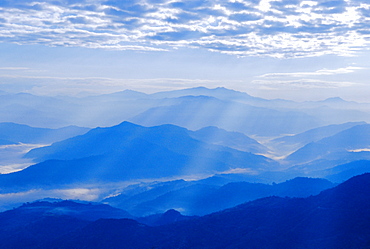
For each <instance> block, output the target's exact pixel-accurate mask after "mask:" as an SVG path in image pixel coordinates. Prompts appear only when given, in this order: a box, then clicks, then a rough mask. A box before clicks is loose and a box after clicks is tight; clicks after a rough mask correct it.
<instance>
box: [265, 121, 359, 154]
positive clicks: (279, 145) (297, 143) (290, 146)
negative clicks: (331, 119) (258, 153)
mask: <svg viewBox="0 0 370 249" xmlns="http://www.w3.org/2000/svg"><path fill="white" fill-rule="evenodd" d="M361 124H365V122H349V123H344V124H338V125H328V126H323V127H318V128H314V129H311V130H308V131H305V132H303V133H299V134H296V135H292V136H284V137H280V138H276V139H273V140H271V141H270V142H269V143H268V145H269V146H271V147H273V148H276V149H277V150H278V151H280V153H287V152H293V151H295V150H297V149H299V148H301V147H303V146H304V145H306V144H309V143H312V142H317V141H319V140H321V139H323V138H325V137H330V136H333V135H335V134H336V133H339V132H341V131H343V130H346V129H349V128H351V127H353V126H356V125H361Z"/></svg>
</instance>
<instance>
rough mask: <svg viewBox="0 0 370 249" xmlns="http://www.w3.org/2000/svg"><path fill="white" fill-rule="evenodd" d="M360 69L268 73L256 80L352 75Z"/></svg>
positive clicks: (360, 68)
mask: <svg viewBox="0 0 370 249" xmlns="http://www.w3.org/2000/svg"><path fill="white" fill-rule="evenodd" d="M362 69H365V68H362V67H353V66H349V67H344V68H337V69H320V70H317V71H314V72H292V73H268V74H263V75H260V76H258V78H287V77H295V78H300V77H308V76H323V75H337V74H347V73H354V72H355V71H357V70H362Z"/></svg>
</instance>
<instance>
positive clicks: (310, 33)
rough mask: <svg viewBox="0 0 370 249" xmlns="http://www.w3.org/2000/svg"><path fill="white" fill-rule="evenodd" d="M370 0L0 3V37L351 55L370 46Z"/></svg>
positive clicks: (153, 47) (45, 42) (258, 52)
mask: <svg viewBox="0 0 370 249" xmlns="http://www.w3.org/2000/svg"><path fill="white" fill-rule="evenodd" d="M369 10H370V4H369V3H367V1H366V0H335V1H326V0H311V1H302V0H284V1H282V0H274V1H272V0H253V1H246V0H229V1H221V0H189V1H179V0H171V1H170V0H128V1H118V0H89V1H88V0H79V1H47V0H44V1H32V0H31V1H30V0H22V1H9V0H7V1H2V2H1V3H0V14H1V23H2V24H1V25H0V39H1V40H2V41H5V42H13V43H18V44H43V45H48V46H75V47H88V48H104V49H115V50H142V51H166V50H171V49H174V48H178V47H183V46H187V47H198V48H203V49H208V50H210V51H215V52H220V53H226V54H233V55H237V56H273V57H277V58H284V57H307V56H320V55H324V54H336V55H341V56H349V55H353V54H355V53H356V52H357V51H358V50H359V49H361V48H368V46H369V39H370V36H369V35H370V16H369Z"/></svg>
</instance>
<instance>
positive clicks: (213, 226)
mask: <svg viewBox="0 0 370 249" xmlns="http://www.w3.org/2000/svg"><path fill="white" fill-rule="evenodd" d="M369 191H370V174H364V175H360V176H356V177H354V178H351V179H350V180H348V181H346V182H344V183H342V184H340V185H338V186H337V187H335V188H332V189H329V190H325V191H323V192H321V193H320V194H319V195H317V196H311V197H308V198H281V197H268V198H263V199H259V200H256V201H253V202H248V203H245V204H242V205H239V206H237V207H234V208H231V209H227V210H224V211H221V212H217V213H213V214H210V215H207V216H203V217H199V218H194V219H191V220H185V221H181V222H175V223H172V224H168V225H164V226H157V227H150V226H146V225H143V224H140V223H138V222H135V221H132V220H127V219H121V220H117V219H101V220H98V221H95V222H92V223H90V224H88V225H87V226H85V227H83V228H79V229H76V230H74V231H73V232H71V233H70V234H68V235H63V236H61V237H60V238H58V239H56V240H54V241H52V242H48V243H45V244H43V246H44V247H45V248H73V247H74V248H367V247H368V246H369V245H370V239H369V238H370V213H369V204H370V195H369V194H368V193H369Z"/></svg>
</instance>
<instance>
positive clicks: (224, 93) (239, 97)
mask: <svg viewBox="0 0 370 249" xmlns="http://www.w3.org/2000/svg"><path fill="white" fill-rule="evenodd" d="M150 96H151V97H154V98H179V97H184V96H209V97H214V98H217V99H220V100H226V101H230V100H232V101H241V102H252V103H255V104H257V103H265V102H269V100H266V99H263V98H258V97H253V96H251V95H249V94H247V93H244V92H239V91H235V90H231V89H227V88H224V87H217V88H213V89H210V88H206V87H194V88H187V89H181V90H174V91H165V92H158V93H153V94H151V95H150Z"/></svg>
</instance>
